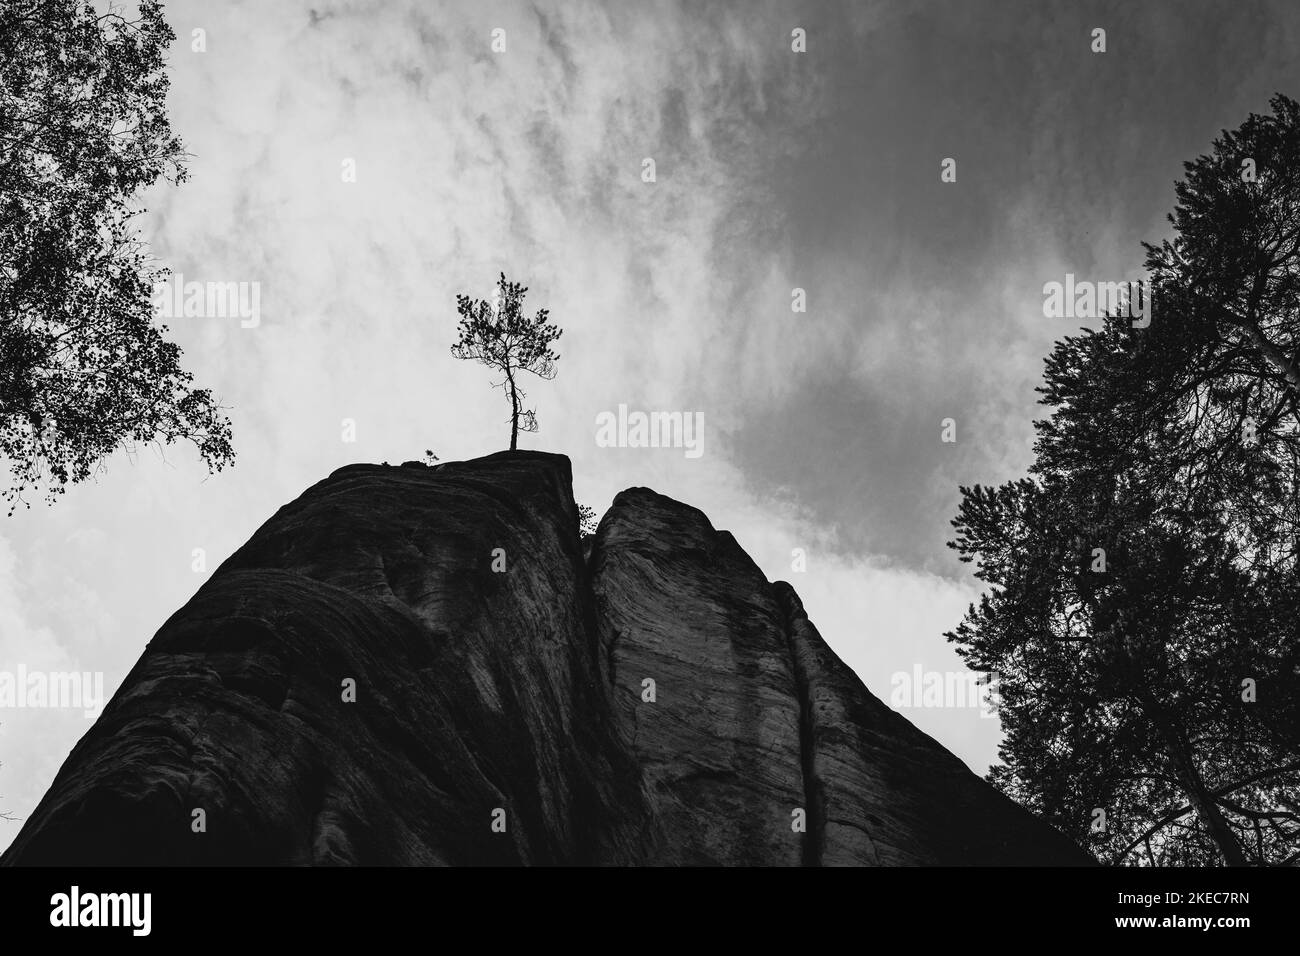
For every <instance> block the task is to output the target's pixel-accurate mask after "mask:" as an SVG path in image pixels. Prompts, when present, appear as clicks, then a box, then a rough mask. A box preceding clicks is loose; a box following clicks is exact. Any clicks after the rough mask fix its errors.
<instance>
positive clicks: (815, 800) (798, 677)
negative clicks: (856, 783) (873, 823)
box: [772, 581, 826, 866]
mask: <svg viewBox="0 0 1300 956" xmlns="http://www.w3.org/2000/svg"><path fill="white" fill-rule="evenodd" d="M782 584H785V582H784V581H778V582H777V583H776V584H775V585H773V586H772V595H773V597H774V598H775V599H776V601H777V604H778V606H779V607H780V608H781V612H782V624H783V625H784V628H785V639H786V645H787V647H788V648H789V650H790V668H791V670H792V671H793V673H794V687H795V695H796V700H797V701H798V704H799V756H800V761H799V762H800V767H801V769H802V770H803V791H804V806H805V807H806V808H807V816H808V819H807V821H806V822H807V832H805V834H804V844H803V865H804V866H821V865H822V852H823V844H824V843H825V838H826V798H825V794H824V793H823V791H822V786H821V782H820V781H819V780H818V779H817V766H816V763H817V761H816V753H817V734H816V729H815V724H814V721H815V715H814V714H813V692H812V688H811V686H810V683H809V681H810V677H809V674H808V670H807V667H806V666H805V662H804V660H803V656H802V655H801V654H800V653H799V648H798V645H797V644H796V638H795V634H794V626H793V624H794V620H793V617H794V615H793V605H792V604H791V602H790V601H789V600H788V599H787V597H786V592H785V591H784V590H783V589H782V588H780V587H779V586H778V585H782ZM785 586H786V588H789V591H790V593H791V594H793V593H794V589H793V588H791V587H790V586H789V585H788V584H787V585H785ZM796 600H797V598H796Z"/></svg>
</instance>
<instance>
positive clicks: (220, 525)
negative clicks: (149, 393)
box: [0, 0, 1300, 848]
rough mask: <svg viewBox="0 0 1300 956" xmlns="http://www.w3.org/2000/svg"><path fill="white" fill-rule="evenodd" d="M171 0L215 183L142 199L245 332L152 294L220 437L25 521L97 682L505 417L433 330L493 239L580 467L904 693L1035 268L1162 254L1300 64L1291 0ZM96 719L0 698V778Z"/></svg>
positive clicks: (981, 472) (64, 640) (1030, 345)
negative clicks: (282, 528)
mask: <svg viewBox="0 0 1300 956" xmlns="http://www.w3.org/2000/svg"><path fill="white" fill-rule="evenodd" d="M167 11H168V19H169V20H170V22H171V23H172V25H173V27H174V29H175V31H176V33H177V41H176V43H175V44H174V46H173V48H172V53H171V73H172V77H173V81H172V95H171V99H170V103H171V110H172V120H173V126H174V127H175V129H176V131H177V132H178V133H179V134H180V135H181V136H182V138H183V139H184V141H185V144H186V146H187V148H188V150H189V152H190V153H191V154H192V160H191V162H190V173H191V179H190V181H189V182H188V183H186V184H184V185H183V186H181V187H179V188H172V187H164V188H159V189H156V190H154V191H153V192H151V193H150V194H149V196H148V197H147V205H148V209H149V212H148V214H147V215H146V216H145V217H144V220H143V228H144V231H145V233H146V235H147V237H148V239H149V241H150V243H151V244H152V248H153V251H154V253H155V254H156V255H157V257H158V258H159V259H160V260H161V262H162V263H164V264H166V265H167V266H169V267H170V268H171V269H173V270H174V272H177V273H180V274H182V275H183V276H184V277H185V279H186V280H200V281H244V282H258V283H260V288H261V303H260V305H261V321H260V324H259V325H258V326H257V327H255V328H244V327H241V324H240V321H239V320H238V319H237V318H229V319H226V318H203V319H198V318H192V319H184V318H182V319H176V320H172V321H171V322H170V323H169V324H170V326H171V330H172V332H171V334H172V336H173V338H174V339H175V340H176V341H178V342H179V343H180V344H181V346H182V347H183V348H184V350H185V358H186V362H185V364H186V365H187V367H188V368H189V369H190V370H191V371H193V372H194V374H195V376H196V379H197V380H198V382H199V383H200V384H201V385H203V386H205V387H208V388H211V389H212V390H213V391H214V392H215V393H216V394H217V395H218V396H219V397H220V398H221V400H222V402H223V404H224V405H226V406H227V407H228V408H229V414H230V416H231V418H232V420H233V422H234V428H235V439H236V447H237V451H238V456H239V457H238V461H237V463H236V465H235V467H234V468H233V469H230V470H228V471H226V472H223V473H221V474H220V475H217V476H213V477H209V476H208V475H207V473H206V470H205V469H204V467H203V466H202V464H201V463H200V462H199V461H198V459H197V456H196V455H195V454H194V452H193V450H192V449H191V448H187V447H181V446H176V447H173V448H170V449H167V450H166V451H165V453H162V454H160V453H159V452H158V451H156V450H154V449H142V450H140V451H139V452H138V453H137V454H135V455H134V456H128V455H126V454H125V453H123V454H119V455H118V456H116V457H114V458H113V459H111V460H110V461H109V462H108V463H107V470H106V472H105V473H104V474H102V475H100V476H99V478H98V480H97V481H96V482H95V483H88V484H86V485H84V486H80V487H77V488H75V489H73V490H72V491H70V492H69V493H68V494H67V495H66V496H65V497H64V498H63V499H62V500H61V501H60V502H59V503H58V504H56V505H55V506H54V507H52V508H46V507H45V506H44V505H42V504H36V505H34V506H33V508H32V510H30V511H27V512H20V513H18V514H16V515H15V516H14V517H13V518H10V519H8V520H7V521H5V522H4V523H3V524H2V525H0V670H10V671H12V670H14V669H15V668H16V667H17V665H18V664H20V663H21V664H23V665H24V666H26V667H27V668H28V669H29V670H32V669H44V670H51V671H55V670H81V671H102V672H103V674H104V680H105V687H106V690H107V692H108V693H110V694H111V693H112V692H113V690H115V689H116V687H117V685H118V684H119V683H120V681H121V679H122V677H123V676H125V674H126V672H127V670H128V669H129V668H130V667H131V665H132V664H133V663H134V662H135V660H136V659H137V658H138V657H139V655H140V652H141V650H142V649H143V647H144V645H145V643H146V642H147V641H148V640H149V638H150V637H151V636H152V635H153V633H154V632H155V631H156V630H157V629H158V627H159V626H160V625H161V624H162V622H163V621H164V620H165V619H166V618H167V617H168V616H169V615H170V614H171V613H172V612H173V611H175V610H176V609H177V608H178V607H180V606H181V605H182V604H183V603H184V602H185V601H186V600H188V598H189V597H190V596H191V595H192V594H193V593H194V591H195V590H196V589H197V588H198V587H199V585H200V584H201V583H202V581H203V580H204V579H205V577H206V574H207V573H208V572H196V571H194V570H193V563H194V558H193V554H194V549H196V548H202V549H204V552H205V554H206V566H207V569H208V571H210V570H211V569H214V568H215V567H216V566H217V565H218V564H219V563H220V562H221V561H222V560H224V559H225V558H226V557H227V556H229V555H230V554H231V553H232V552H233V551H234V550H235V549H236V548H237V547H239V546H240V545H241V544H242V543H243V542H244V541H245V540H246V539H247V538H248V537H249V536H250V534H251V533H252V532H253V531H254V530H255V529H256V528H257V527H258V526H259V525H260V524H261V523H262V522H263V521H265V520H266V519H267V518H268V517H269V516H270V515H271V514H272V513H273V512H274V511H275V510H276V508H278V507H279V506H280V505H282V504H284V503H286V502H287V501H289V500H291V499H293V498H294V497H296V496H297V495H298V494H300V493H301V492H302V491H303V490H304V489H305V488H306V487H308V486H309V485H311V484H313V483H314V482H316V481H317V480H319V479H320V478H322V477H324V476H325V475H326V474H328V473H329V472H330V471H332V470H333V469H335V468H337V467H339V466H341V465H344V464H347V463H349V462H354V461H371V462H378V461H389V462H393V463H398V462H401V461H405V460H409V459H413V458H419V457H420V456H421V455H422V454H423V451H424V449H426V448H431V449H433V450H434V451H435V452H436V453H437V454H438V455H439V456H440V457H441V458H442V459H443V460H444V461H445V460H454V459H463V458H471V457H475V456H478V455H482V454H486V453H489V452H492V451H496V450H499V449H500V448H502V447H505V446H506V445H507V444H508V428H507V426H506V425H505V422H504V419H505V416H506V414H507V407H506V404H505V402H504V400H503V398H502V396H501V393H500V392H497V391H493V390H492V389H491V388H490V387H489V376H488V373H487V371H486V370H485V369H483V368H482V367H481V366H477V365H474V364H471V363H466V362H459V361H456V360H454V359H453V358H452V357H451V356H450V354H449V351H448V349H449V346H450V345H451V343H452V341H453V340H454V339H455V325H456V313H455V295H456V293H458V292H467V293H471V294H474V295H477V296H484V297H486V296H487V295H489V294H490V292H491V288H492V283H493V282H494V280H495V277H496V275H497V273H498V272H500V271H502V270H504V271H506V272H507V273H508V274H509V275H510V276H511V277H512V278H515V279H518V280H519V281H522V282H524V283H525V284H526V285H528V286H529V287H530V292H529V295H528V301H527V305H528V306H529V307H530V308H541V307H545V308H549V309H550V310H551V313H552V318H553V319H554V320H555V321H557V322H558V323H559V324H560V325H561V326H563V327H564V329H565V334H564V337H563V339H562V340H561V342H560V349H559V351H560V352H561V353H562V358H561V361H560V363H559V376H558V378H556V379H555V380H554V381H552V382H549V383H542V382H538V383H534V385H533V387H531V388H530V389H529V404H530V405H534V404H535V405H536V408H537V415H538V418H539V420H540V423H541V431H540V432H539V433H538V434H536V435H526V436H522V438H521V447H527V448H538V449H544V450H547V451H555V452H562V453H564V454H566V455H568V456H569V457H570V458H571V459H572V460H573V466H574V476H575V491H576V495H577V498H578V500H579V501H581V502H585V503H588V504H590V505H592V506H594V507H595V508H596V509H597V511H601V510H603V509H604V508H605V507H606V506H607V505H608V504H609V501H610V500H611V498H612V497H613V496H614V495H615V494H616V493H617V492H618V491H619V490H621V489H622V488H625V487H629V486H633V485H644V486H648V487H651V488H654V489H655V490H656V491H659V492H661V493H664V494H667V495H670V496H672V497H675V498H678V499H681V500H684V501H687V502H689V503H691V504H694V505H696V506H698V507H700V508H702V509H703V510H704V511H705V512H706V513H707V514H708V515H709V516H710V518H711V519H712V520H713V523H714V524H715V526H717V527H720V528H727V529H729V530H731V531H732V532H733V533H734V534H735V535H736V537H737V539H738V540H739V541H740V543H741V544H742V545H743V546H744V547H745V548H746V549H747V550H748V551H749V552H750V554H751V555H752V556H753V557H754V559H755V560H756V561H757V562H758V563H759V565H760V566H761V567H762V568H763V569H764V570H765V571H766V573H767V575H768V576H769V577H770V578H773V579H777V578H783V579H787V580H790V581H791V582H792V583H793V584H794V586H795V587H796V589H797V590H798V591H799V593H800V594H801V595H802V597H803V599H804V602H805V604H806V605H807V607H808V611H809V614H810V616H811V618H812V619H813V621H814V623H816V624H817V625H818V627H819V629H820V630H821V632H822V634H823V635H824V636H825V637H826V639H827V640H828V641H829V642H830V644H831V645H832V646H833V647H834V648H835V649H836V650H837V651H838V652H839V654H840V655H841V656H842V657H843V658H844V659H845V660H846V661H848V662H849V663H850V664H851V665H852V666H853V667H854V669H855V670H856V671H857V672H858V674H859V675H860V676H861V677H862V679H863V680H864V681H865V682H866V684H867V686H868V687H869V688H871V689H872V690H873V691H874V692H875V693H876V694H877V695H879V696H880V697H882V698H883V699H885V700H886V701H888V700H889V699H890V694H891V675H893V674H895V673H896V672H899V671H904V672H909V673H910V672H912V671H913V669H914V667H915V666H917V665H919V666H921V667H922V669H923V670H925V671H948V670H960V663H959V662H958V660H957V658H956V656H955V655H954V654H953V653H952V651H951V650H950V649H949V647H948V645H947V644H946V642H945V641H944V638H943V633H944V631H946V630H948V629H950V628H952V627H953V626H954V625H956V624H957V622H958V621H959V620H960V618H961V616H962V614H963V613H964V611H965V608H966V606H967V604H968V603H969V602H970V601H971V600H973V599H975V598H976V597H977V595H978V593H979V589H978V587H977V584H978V582H976V581H975V580H974V579H973V578H972V577H971V575H970V573H969V569H968V568H967V567H966V566H964V565H962V564H960V563H959V562H958V561H957V560H956V559H955V556H954V555H953V552H951V551H949V550H948V549H947V548H946V547H945V546H944V543H945V541H946V540H947V538H948V536H949V526H948V521H949V519H950V518H951V517H952V515H953V514H954V511H955V507H956V504H957V501H958V491H957V488H958V485H959V484H971V483H975V482H982V483H990V482H993V483H996V482H1000V481H1004V480H1007V479H1010V478H1013V477H1016V476H1018V475H1019V474H1021V473H1022V472H1023V470H1024V469H1025V467H1026V466H1027V465H1028V463H1029V460H1030V451H1029V440H1030V438H1031V435H1032V430H1031V426H1030V422H1031V420H1032V419H1033V417H1034V416H1035V398H1036V396H1035V393H1034V387H1035V385H1036V384H1037V382H1038V379H1039V375H1040V372H1041V367H1042V358H1043V356H1044V355H1045V354H1046V353H1047V351H1048V350H1049V348H1050V346H1051V343H1052V342H1053V340H1055V339H1056V338H1059V337H1060V336H1062V335H1064V334H1068V333H1069V332H1071V331H1072V330H1073V329H1074V328H1075V327H1076V326H1077V325H1079V324H1080V323H1079V322H1078V320H1069V319H1047V318H1044V317H1043V311H1042V302H1043V296H1042V287H1043V284H1044V283H1045V282H1048V281H1052V280H1061V279H1063V277H1064V275H1065V273H1067V272H1073V273H1075V274H1076V275H1077V276H1079V277H1081V278H1083V277H1088V278H1094V279H1097V280H1120V279H1125V278H1136V277H1138V276H1139V275H1140V274H1141V272H1140V265H1141V260H1142V250H1141V247H1140V245H1139V242H1140V241H1141V240H1143V239H1147V240H1155V239H1158V238H1160V237H1162V236H1164V235H1165V234H1166V228H1167V227H1166V223H1165V215H1166V214H1167V213H1168V212H1169V210H1170V209H1171V207H1172V204H1173V183H1174V180H1175V179H1176V178H1177V177H1178V175H1179V174H1180V171H1181V163H1182V162H1183V161H1184V160H1188V159H1191V158H1193V157H1195V156H1196V155H1198V154H1200V153H1202V152H1204V151H1206V150H1207V149H1208V147H1209V144H1210V141H1211V139H1212V138H1213V137H1214V136H1215V135H1216V134H1217V133H1218V131H1219V130H1221V129H1223V128H1225V127H1235V126H1237V125H1238V124H1239V123H1240V122H1241V121H1242V120H1244V119H1245V117H1246V115H1247V114H1248V113H1249V112H1251V111H1255V112H1263V111H1265V110H1266V109H1267V101H1268V98H1269V96H1270V95H1271V94H1272V93H1274V92H1279V91H1280V92H1285V93H1287V94H1289V95H1292V96H1297V95H1300V90H1298V89H1297V87H1300V69H1298V67H1300V57H1297V53H1296V51H1297V50H1300V8H1297V7H1296V6H1295V5H1294V4H1291V3H1287V2H1286V0H1279V2H1276V3H1267V2H1251V0H1242V2H1237V3H1233V4H1223V3H1197V2H1188V0H1178V2H1172V0H1170V2H1146V3H1142V4H1132V3H1129V4H1123V3H1088V2H1069V3H1053V2H1043V0H1025V2H1011V0H1001V2H997V3H977V2H972V0H954V2H950V3H922V2H908V3H902V2H891V3H868V2H860V0H859V2H851V3H848V2H846V3H795V2H783V3H777V2H773V3H760V2H752V0H751V2H744V3H739V2H737V3H723V2H710V3H708V4H704V3H670V2H661V3H638V4H635V5H633V4H623V3H610V4H604V5H602V4H596V3H587V2H572V0H565V2H547V3H531V4H530V3H524V2H519V3H505V2H492V0H465V2H458V3H450V2H427V0H426V2H409V3H397V2H385V3H378V2H370V3H363V2H330V0H317V2H293V0H278V2H276V3H274V4H268V3H257V2H247V3H237V2H228V0H221V2H213V0H207V2H198V0H185V2H180V0H173V2H170V3H168V4H167ZM796 28H801V29H803V30H804V31H806V37H807V39H806V52H803V53H796V52H793V51H792V50H791V31H792V30H794V29H796ZM1095 28H1102V29H1104V30H1105V31H1106V51H1105V52H1104V53H1094V52H1093V51H1092V49H1091V47H1092V45H1093V38H1092V31H1093V30H1094V29H1095ZM495 29H501V30H504V31H505V34H504V36H505V50H504V51H503V52H494V51H493V49H492V34H493V30H495ZM195 30H202V31H204V33H203V37H204V39H205V44H206V50H204V51H202V52H199V51H196V50H195V49H194V48H193V47H194V46H195V43H194V36H195V35H194V33H193V31H195ZM646 158H650V159H653V160H654V162H655V171H656V181H655V182H653V183H646V182H644V181H643V179H642V170H643V161H644V160H645V159H646ZM948 158H951V159H955V160H956V181H955V182H942V181H941V176H940V173H941V164H942V163H943V161H944V160H945V159H948ZM345 160H352V161H353V162H354V163H355V168H356V181H355V182H345V181H344V177H343V175H342V169H343V165H344V161H345ZM796 287H798V288H802V289H804V290H806V295H807V311H806V312H803V313H797V312H792V310H791V290H792V289H794V288H796ZM620 403H625V404H627V405H629V406H630V407H632V408H640V409H658V410H676V411H688V412H701V413H703V415H704V421H705V428H704V453H703V455H702V456H700V457H699V458H687V457H686V456H685V455H684V454H683V453H682V451H681V450H679V449H619V448H615V449H605V448H599V447H597V446H596V443H595V441H594V435H595V420H596V416H597V415H598V414H599V413H601V412H603V411H612V410H615V409H616V408H617V407H618V405H619V404H620ZM946 418H951V419H953V420H954V422H955V426H956V437H957V440H956V441H955V442H951V443H945V442H943V441H941V433H942V424H941V423H942V422H943V420H944V419H946ZM344 419H352V420H354V421H355V424H356V441H355V442H353V443H347V442H344V441H343V440H342V436H343V427H342V422H343V420H344ZM795 548H803V549H804V550H805V551H806V553H807V555H808V562H807V570H806V571H803V572H795V571H793V570H792V568H791V552H792V549H795ZM904 712H905V713H906V714H907V716H908V717H909V718H911V719H912V720H913V721H914V722H915V723H916V724H917V725H918V726H920V727H921V728H922V729H924V730H926V731H927V732H929V733H931V734H932V735H934V736H935V737H936V738H937V739H939V740H940V741H941V742H943V743H944V744H945V745H947V746H948V747H949V748H950V749H952V750H953V751H954V752H956V753H957V754H958V755H959V756H960V757H962V758H963V759H964V760H965V761H966V762H967V763H968V764H969V765H970V766H971V767H972V769H975V770H976V771H977V772H981V773H982V772H984V770H985V769H986V768H987V767H988V765H989V763H990V762H991V761H993V760H994V759H996V746H997V739H998V729H997V721H996V720H990V719H985V718H982V717H981V716H980V711H979V709H978V708H973V707H966V708H960V707H948V708H932V709H924V708H914V709H909V710H906V711H904ZM88 727H89V721H88V720H87V718H85V717H84V716H83V715H82V713H81V711H79V710H77V711H32V710H21V709H10V710H0V810H8V811H10V812H12V813H14V814H16V815H17V816H19V817H22V816H26V815H27V814H29V813H30V812H31V810H32V809H33V808H34V807H35V805H36V802H37V801H38V800H39V798H40V796H41V795H42V794H43V793H44V791H45V789H46V788H47V787H48V786H49V783H50V781H51V780H52V779H53V776H54V774H55V773H56V772H57V770H58V768H59V766H60V764H61V763H62V762H63V760H64V758H65V757H66V756H67V753H68V751H69V749H70V748H71V746H72V745H73V744H74V743H75V742H76V741H77V739H79V737H80V736H81V735H82V734H83V733H84V732H85V731H86V730H87V729H88ZM17 830H18V824H17V823H3V822H0V848H3V847H4V846H7V845H8V843H9V841H10V840H11V839H12V837H13V836H14V835H16V833H17Z"/></svg>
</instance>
